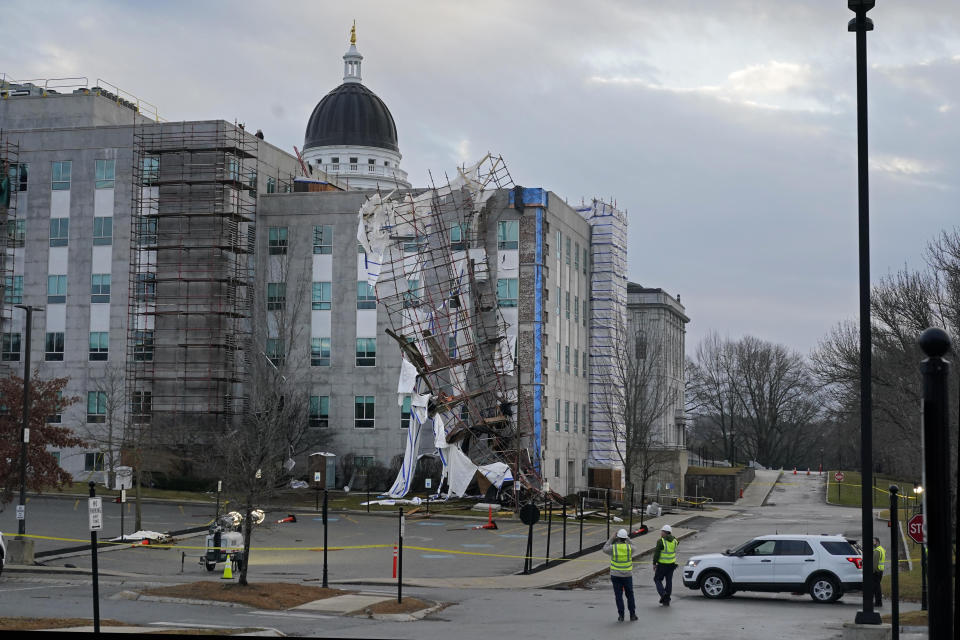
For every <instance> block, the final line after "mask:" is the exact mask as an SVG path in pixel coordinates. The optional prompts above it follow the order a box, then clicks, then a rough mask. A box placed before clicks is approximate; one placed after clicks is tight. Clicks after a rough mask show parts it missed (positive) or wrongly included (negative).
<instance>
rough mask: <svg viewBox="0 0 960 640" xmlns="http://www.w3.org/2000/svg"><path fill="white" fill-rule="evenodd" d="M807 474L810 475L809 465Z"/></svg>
mask: <svg viewBox="0 0 960 640" xmlns="http://www.w3.org/2000/svg"><path fill="white" fill-rule="evenodd" d="M807 475H810V467H807Z"/></svg>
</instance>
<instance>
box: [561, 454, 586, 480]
mask: <svg viewBox="0 0 960 640" xmlns="http://www.w3.org/2000/svg"><path fill="white" fill-rule="evenodd" d="M570 462H571V463H572V462H573V460H570ZM586 475H587V460H586V458H584V459H583V460H581V461H580V476H581V477H586ZM553 477H554V478H559V477H560V458H554V459H553Z"/></svg>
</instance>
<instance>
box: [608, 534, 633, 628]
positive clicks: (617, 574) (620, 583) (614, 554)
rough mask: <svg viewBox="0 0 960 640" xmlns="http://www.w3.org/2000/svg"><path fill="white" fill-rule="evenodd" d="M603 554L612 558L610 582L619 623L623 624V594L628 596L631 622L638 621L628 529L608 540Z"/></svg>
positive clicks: (631, 546)
mask: <svg viewBox="0 0 960 640" xmlns="http://www.w3.org/2000/svg"><path fill="white" fill-rule="evenodd" d="M603 552H604V553H605V554H607V555H608V556H610V582H612V583H613V595H614V598H616V601H617V622H623V593H624V592H625V593H626V594H627V609H629V611H630V620H636V619H637V605H636V603H635V602H634V600H633V545H632V544H631V543H630V536H629V534H628V533H627V530H626V529H620V530H619V531H617V535H615V536H614V537H612V538H610V539H609V540H607V543H606V544H604V545H603Z"/></svg>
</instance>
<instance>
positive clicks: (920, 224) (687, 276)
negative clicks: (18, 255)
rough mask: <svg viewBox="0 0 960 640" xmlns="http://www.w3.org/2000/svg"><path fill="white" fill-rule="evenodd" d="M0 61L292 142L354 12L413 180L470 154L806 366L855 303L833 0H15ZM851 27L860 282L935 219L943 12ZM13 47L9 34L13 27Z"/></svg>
mask: <svg viewBox="0 0 960 640" xmlns="http://www.w3.org/2000/svg"><path fill="white" fill-rule="evenodd" d="M0 13H2V15H3V22H4V28H3V31H4V34H5V35H6V36H7V37H4V38H2V39H0V60H3V63H2V65H0V67H2V68H0V71H5V72H6V73H7V74H8V75H9V76H12V77H14V78H45V77H62V76H87V77H89V78H90V81H91V83H92V82H94V81H95V80H96V79H97V78H103V79H106V80H108V81H110V82H112V83H113V84H115V85H118V86H120V87H121V88H123V89H125V90H127V91H130V92H131V93H133V94H136V95H138V96H140V97H142V98H144V99H146V100H148V101H150V102H152V103H155V104H157V105H158V106H159V109H160V115H161V116H162V117H165V118H167V119H173V120H176V119H207V118H223V119H226V120H229V121H234V120H236V121H239V122H245V123H246V125H247V127H248V129H251V130H253V129H257V128H260V129H263V131H264V132H265V133H266V137H267V140H268V141H270V142H272V143H273V144H276V145H277V146H280V147H282V148H286V149H292V146H293V145H297V146H298V147H299V146H301V145H302V143H303V133H304V128H305V126H306V122H307V118H308V117H309V115H310V112H311V110H312V109H313V107H314V105H315V104H316V103H317V102H318V101H319V100H320V99H321V98H322V97H323V96H324V95H325V94H326V93H327V92H328V91H329V90H331V89H332V88H334V87H335V86H337V85H338V84H339V83H340V82H341V79H342V74H343V68H342V60H341V56H342V55H343V53H344V52H345V51H346V49H347V46H348V34H349V28H350V24H351V22H352V20H354V19H356V21H357V33H358V43H357V44H358V48H359V49H360V51H361V52H362V53H363V55H364V64H363V79H364V83H365V84H366V85H367V86H369V87H370V88H371V89H373V90H374V91H375V92H376V93H377V94H378V95H379V96H380V97H381V98H383V100H384V101H385V102H386V103H387V105H388V106H389V107H390V109H391V111H392V113H393V116H394V119H395V120H396V123H397V128H398V131H399V139H400V149H401V152H402V153H403V156H404V158H403V162H402V165H401V166H402V167H403V168H404V169H406V170H407V171H408V172H409V174H410V179H411V181H412V182H413V183H414V184H415V185H425V184H427V181H428V171H433V174H434V176H436V177H438V178H439V177H440V176H442V175H443V173H444V172H449V171H451V170H452V168H453V167H454V166H455V165H456V164H458V163H461V162H464V161H467V160H471V159H474V158H477V157H479V156H481V155H482V154H483V153H485V152H486V151H488V150H489V151H493V152H495V153H499V154H502V155H503V156H504V158H505V159H506V161H507V165H508V167H509V168H510V171H511V174H512V175H513V178H514V180H515V182H517V183H518V184H522V185H524V186H543V187H546V188H548V189H550V190H553V191H555V192H556V193H558V194H560V195H561V196H563V197H566V198H568V199H569V201H570V202H574V201H576V202H579V201H580V199H581V198H590V197H593V196H600V197H604V198H614V199H615V200H616V201H617V204H618V205H619V206H620V207H621V208H624V209H626V210H627V211H628V213H629V217H630V247H629V265H630V266H629V270H630V271H629V275H630V278H631V280H633V281H636V282H640V283H642V284H643V285H645V286H653V287H662V288H664V289H666V290H667V291H668V292H670V293H671V294H674V295H676V294H680V295H681V297H682V301H683V303H684V304H685V305H686V307H687V311H688V314H689V315H690V317H691V319H692V321H691V323H690V325H689V327H688V329H689V332H688V351H692V349H693V347H694V345H695V344H696V342H697V341H698V340H699V339H700V338H701V337H702V336H703V335H704V334H705V333H707V332H708V331H712V330H716V331H719V332H720V333H721V334H722V335H729V336H730V337H740V336H742V335H744V334H752V335H756V336H759V337H761V338H764V339H767V340H772V341H775V342H780V343H784V344H786V345H788V346H790V347H792V348H795V349H798V350H800V351H801V352H804V353H806V352H808V351H809V350H810V349H811V348H813V347H814V346H815V345H816V342H817V340H818V339H820V338H821V337H822V336H823V335H824V334H825V333H826V332H827V331H828V330H829V329H830V328H831V327H832V326H833V325H834V324H836V323H837V322H838V321H840V320H842V319H846V318H853V317H855V314H856V310H857V198H856V194H857V185H856V102H855V60H854V54H855V51H854V35H853V34H851V33H848V32H847V30H846V24H847V21H848V20H849V19H850V18H851V17H852V15H853V14H852V13H851V12H850V11H848V10H847V8H846V2H845V0H808V1H806V2H804V1H801V0H797V1H795V2H771V1H769V0H762V1H761V0H752V1H747V0H742V1H736V0H722V1H721V0H701V1H699V2H696V1H690V2H685V1H683V0H671V1H670V2H660V1H654V0H649V1H643V2H641V1H628V0H623V1H621V2H618V1H615V0H606V1H597V0H595V1H593V2H590V3H584V2H558V1H546V0H543V1H532V0H524V1H523V2H519V1H518V2H505V1H490V0H487V1H485V2H482V3H467V2H452V1H436V2H426V1H420V2H412V1H408V2H401V1H393V2H364V1H360V0H353V1H352V2H350V3H342V2H324V1H321V2H317V1H313V2H271V3H265V2H262V3H254V2H242V1H231V2H179V1H177V2H156V3H123V2H66V3H58V2H49V1H48V2H42V3H40V2H36V3H19V4H17V6H16V8H15V9H14V8H13V7H10V6H8V7H6V9H5V10H2V11H0ZM870 17H871V18H872V19H873V20H874V22H875V24H876V30H875V31H873V32H872V33H871V34H870V35H869V36H868V59H869V61H870V64H871V69H870V74H869V91H870V105H869V106H870V153H871V174H870V180H871V238H872V274H873V277H874V280H876V279H877V278H878V277H880V276H883V275H884V274H886V273H889V272H891V271H893V270H896V269H898V268H901V267H903V266H904V265H906V266H908V267H910V268H920V267H921V266H922V265H923V262H922V251H923V248H924V245H925V244H926V242H927V241H928V240H930V239H931V238H933V236H935V235H936V234H937V233H939V232H940V231H941V230H942V229H951V228H954V227H955V226H957V225H958V224H960V218H958V213H960V212H958V209H960V207H958V203H960V198H958V195H960V194H958V190H957V187H958V184H960V180H958V178H960V175H958V174H960V171H958V166H960V162H958V159H960V158H958V156H960V7H958V4H957V3H956V2H952V1H948V0H911V1H910V2H894V1H893V0H880V1H879V2H878V3H877V7H876V8H875V9H874V10H873V11H872V12H871V13H870ZM13 34H15V35H16V37H11V36H12V35H13Z"/></svg>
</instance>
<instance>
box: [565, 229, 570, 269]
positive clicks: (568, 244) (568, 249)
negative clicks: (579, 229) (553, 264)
mask: <svg viewBox="0 0 960 640" xmlns="http://www.w3.org/2000/svg"><path fill="white" fill-rule="evenodd" d="M566 242H567V264H568V265H569V264H570V236H567V238H566Z"/></svg>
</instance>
